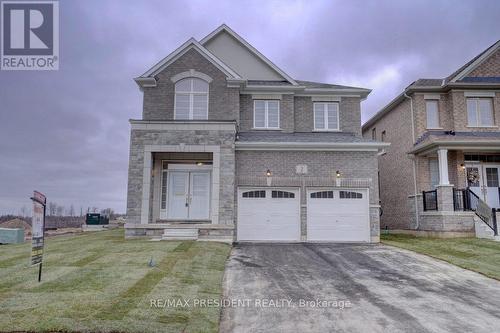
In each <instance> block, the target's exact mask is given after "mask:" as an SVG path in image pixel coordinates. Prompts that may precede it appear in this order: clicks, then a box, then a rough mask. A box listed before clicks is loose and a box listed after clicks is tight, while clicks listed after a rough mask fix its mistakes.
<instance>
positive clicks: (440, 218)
mask: <svg viewBox="0 0 500 333" xmlns="http://www.w3.org/2000/svg"><path fill="white" fill-rule="evenodd" d="M499 76H500V51H496V52H495V53H494V54H493V55H492V56H490V57H489V58H488V59H486V60H485V61H484V62H483V63H482V64H480V65H479V66H478V67H477V68H476V69H474V70H472V71H471V72H470V73H468V74H467V75H466V77H499ZM417 82H419V81H417ZM442 82H444V80H443V81H442ZM468 92H488V93H491V92H493V93H494V97H493V98H492V101H493V118H494V126H490V127H473V126H469V124H468V118H467V96H466V93H468ZM406 93H407V95H408V96H409V97H410V98H411V101H412V103H413V119H412V110H411V103H410V99H409V98H405V97H401V98H399V99H398V101H397V102H396V103H394V104H393V105H392V106H391V107H389V108H388V109H387V110H384V112H383V115H382V116H380V117H378V119H376V120H375V121H369V124H370V125H369V126H365V127H364V128H363V136H364V137H365V138H372V130H373V129H374V128H375V129H376V133H377V139H379V140H380V139H381V133H382V131H386V137H385V138H386V141H388V142H390V143H391V146H390V147H388V148H387V149H386V151H387V153H386V154H384V155H381V156H380V157H379V167H380V170H379V177H380V183H381V185H380V191H381V192H380V197H381V206H382V209H383V211H384V213H383V216H382V217H381V226H382V228H384V227H385V226H388V227H389V228H391V229H414V228H415V227H416V226H417V222H416V217H415V194H416V197H417V201H416V203H417V206H418V207H419V210H418V211H420V212H422V196H421V192H422V191H429V190H433V189H434V188H433V187H432V185H431V175H430V166H429V164H430V161H431V160H432V159H436V160H437V154H436V153H435V151H434V152H432V151H430V152H424V153H423V154H417V155H416V156H413V155H410V154H408V153H409V152H410V151H411V150H412V149H413V148H414V144H415V142H416V140H418V139H419V138H421V137H422V136H424V135H427V134H429V133H432V131H433V130H437V131H439V132H440V133H442V132H443V131H455V132H479V133H481V132H482V133H484V132H498V131H499V125H500V93H499V92H498V87H492V88H485V87H483V86H478V87H475V86H474V84H469V86H466V85H465V84H463V83H462V85H461V86H460V87H459V88H457V87H454V86H451V84H450V86H443V87H442V88H428V89H424V88H423V87H422V86H420V87H419V88H418V90H417V89H416V88H415V89H414V90H411V86H410V89H409V90H408V91H407V92H406ZM430 95H432V96H430ZM436 97H437V100H438V113H439V128H438V129H428V126H427V113H426V99H433V100H436ZM412 120H413V128H414V132H412ZM463 140H465V139H463ZM475 151H478V149H475ZM479 151H480V150H479ZM485 152H486V153H497V154H498V153H500V151H491V150H485ZM413 160H414V164H413ZM464 163H465V162H464V151H463V150H461V149H457V150H454V149H448V178H449V182H450V184H451V185H454V187H455V188H464V187H466V171H465V170H464V168H463V167H462V166H463V165H464ZM413 167H415V174H414V172H413ZM414 177H415V181H416V193H415V186H414V183H413V180H414ZM450 193H451V192H450ZM405 203H406V204H405ZM448 204H449V203H448ZM448 206H449V205H448ZM448 208H450V207H448ZM450 210H451V211H453V207H451V209H450ZM457 214H458V213H454V214H448V213H442V212H439V213H428V212H427V213H425V214H424V215H422V218H421V221H420V224H419V229H420V230H427V231H433V232H434V231H439V230H441V231H454V232H455V231H457V232H471V230H472V228H473V225H474V224H473V221H472V220H471V217H470V216H469V215H470V214H469V215H467V214H465V215H464V214H462V215H460V214H458V215H457ZM459 215H460V216H459ZM464 221H466V222H464ZM446 224H447V225H446Z"/></svg>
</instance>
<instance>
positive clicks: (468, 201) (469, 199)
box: [453, 188, 498, 236]
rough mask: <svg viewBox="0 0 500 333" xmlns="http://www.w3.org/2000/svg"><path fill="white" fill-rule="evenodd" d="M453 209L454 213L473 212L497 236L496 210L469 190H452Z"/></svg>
mask: <svg viewBox="0 0 500 333" xmlns="http://www.w3.org/2000/svg"><path fill="white" fill-rule="evenodd" d="M453 207H454V208H455V210H456V211H473V212H474V213H475V214H476V216H477V217H479V218H480V219H481V220H482V221H483V222H484V223H485V224H486V225H487V226H488V227H489V228H490V229H491V230H493V233H494V235H495V236H497V235H498V225H497V216H496V209H495V208H490V206H488V204H487V203H486V202H484V201H483V200H481V198H479V196H477V194H476V193H474V192H473V191H471V189H470V188H466V189H453Z"/></svg>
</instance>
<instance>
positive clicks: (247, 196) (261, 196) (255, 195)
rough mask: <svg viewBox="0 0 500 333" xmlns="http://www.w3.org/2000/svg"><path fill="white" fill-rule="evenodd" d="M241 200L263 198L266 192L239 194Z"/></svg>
mask: <svg viewBox="0 0 500 333" xmlns="http://www.w3.org/2000/svg"><path fill="white" fill-rule="evenodd" d="M241 196H242V197H243V198H265V197H266V191H247V192H243V193H242V194H241Z"/></svg>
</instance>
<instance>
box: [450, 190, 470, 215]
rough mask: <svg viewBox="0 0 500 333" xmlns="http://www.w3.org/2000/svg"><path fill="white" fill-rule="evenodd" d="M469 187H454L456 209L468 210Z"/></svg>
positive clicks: (454, 205) (454, 206)
mask: <svg viewBox="0 0 500 333" xmlns="http://www.w3.org/2000/svg"><path fill="white" fill-rule="evenodd" d="M469 206H470V205H469V202H468V197H467V189H457V188H454V189H453V208H454V209H455V210H456V211H468V210H471V209H470V207H469Z"/></svg>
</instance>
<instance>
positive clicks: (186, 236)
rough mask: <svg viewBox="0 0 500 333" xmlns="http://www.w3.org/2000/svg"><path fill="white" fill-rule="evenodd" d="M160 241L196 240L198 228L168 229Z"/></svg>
mask: <svg viewBox="0 0 500 333" xmlns="http://www.w3.org/2000/svg"><path fill="white" fill-rule="evenodd" d="M161 239H162V240H197V239H198V228H168V229H165V231H164V232H163V235H162V237H161Z"/></svg>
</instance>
